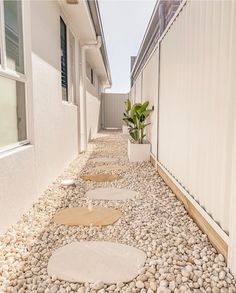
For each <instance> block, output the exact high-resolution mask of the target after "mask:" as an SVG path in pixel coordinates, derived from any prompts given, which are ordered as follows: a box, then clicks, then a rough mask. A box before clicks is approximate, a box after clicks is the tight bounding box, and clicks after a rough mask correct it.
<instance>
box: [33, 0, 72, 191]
mask: <svg viewBox="0 0 236 293" xmlns="http://www.w3.org/2000/svg"><path fill="white" fill-rule="evenodd" d="M31 31H32V33H31V38H32V73H33V81H32V82H33V87H32V90H33V100H34V117H35V119H34V120H35V121H34V143H35V147H36V152H35V163H36V170H37V182H38V192H39V193H41V192H42V191H43V190H44V189H45V188H46V187H47V185H48V184H49V183H50V182H52V180H53V179H55V178H56V176H58V175H59V174H60V172H61V170H63V169H64V168H65V166H66V165H68V163H69V162H70V161H71V160H72V159H73V158H75V157H76V155H77V154H78V137H77V136H78V123H77V106H75V105H73V104H69V103H67V102H63V101H62V95H61V68H60V66H61V65H60V58H61V50H60V7H59V4H58V3H57V2H55V1H47V2H43V1H33V2H31ZM45 43H46V44H47V46H45ZM48 48H50V50H48Z"/></svg>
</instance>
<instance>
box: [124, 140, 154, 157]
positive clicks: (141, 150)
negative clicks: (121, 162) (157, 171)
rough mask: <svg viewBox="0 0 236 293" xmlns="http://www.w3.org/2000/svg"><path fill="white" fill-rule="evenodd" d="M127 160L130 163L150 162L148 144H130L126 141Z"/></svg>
mask: <svg viewBox="0 0 236 293" xmlns="http://www.w3.org/2000/svg"><path fill="white" fill-rule="evenodd" d="M128 158H129V161H130V162H143V161H150V143H149V142H147V141H146V142H145V143H143V144H138V143H132V142H131V141H130V140H129V139H128Z"/></svg>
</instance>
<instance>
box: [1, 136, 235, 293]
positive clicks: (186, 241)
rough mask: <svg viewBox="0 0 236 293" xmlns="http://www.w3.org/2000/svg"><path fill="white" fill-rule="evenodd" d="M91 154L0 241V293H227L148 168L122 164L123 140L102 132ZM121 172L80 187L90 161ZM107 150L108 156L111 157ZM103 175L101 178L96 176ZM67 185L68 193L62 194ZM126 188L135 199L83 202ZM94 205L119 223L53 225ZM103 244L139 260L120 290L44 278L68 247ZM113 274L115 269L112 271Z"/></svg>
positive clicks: (227, 279)
mask: <svg viewBox="0 0 236 293" xmlns="http://www.w3.org/2000/svg"><path fill="white" fill-rule="evenodd" d="M93 144H94V145H95V148H94V150H93V151H92V152H87V153H83V154H81V155H79V157H78V158H77V159H76V160H75V161H73V162H72V163H71V165H70V167H69V168H68V169H67V170H66V171H65V172H64V174H62V176H60V177H59V178H58V180H57V181H56V182H55V183H54V184H52V185H51V186H50V187H49V188H48V190H47V191H46V192H45V193H44V194H43V195H42V196H41V197H40V198H39V199H38V201H37V202H35V203H34V205H33V206H32V208H31V209H30V210H29V211H28V212H27V213H26V214H25V215H24V216H23V217H22V218H21V220H20V221H19V222H18V224H16V225H15V226H14V227H11V228H10V229H9V230H8V231H7V232H6V233H5V234H4V235H2V236H0V292H1V293H2V292H3V293H5V292H8V293H11V292H12V293H57V292H59V293H67V292H78V293H87V292H90V293H95V292H97V293H105V292H124V293H135V292H136V293H161V292H164V293H170V292H174V293H190V292H194V293H201V292H202V293H204V292H207V293H211V292H212V293H232V292H236V290H235V279H234V278H233V276H232V275H231V274H230V271H229V269H228V268H227V266H226V264H225V260H224V257H223V256H222V255H219V254H218V253H217V252H216V250H215V249H214V248H213V246H212V245H211V243H210V242H209V241H208V239H207V236H206V235H205V234H204V233H202V232H201V230H200V229H199V228H198V226H197V225H196V224H195V223H194V222H193V220H192V219H191V218H190V216H189V215H188V214H187V212H186V210H185V209H184V206H183V205H182V203H180V202H179V201H178V200H177V199H176V197H175V196H174V194H173V193H172V192H171V190H170V189H169V188H168V187H167V186H166V184H165V183H164V182H163V180H162V179H161V178H160V177H159V176H158V175H157V173H156V171H155V169H154V168H153V167H152V165H151V164H150V163H148V162H145V163H128V159H127V155H126V149H127V137H125V136H122V135H120V134H119V133H113V134H106V133H103V134H102V136H101V137H98V138H97V139H96V140H94V141H93ZM106 150H109V152H107V154H109V157H111V158H115V159H116V160H117V164H119V165H121V166H123V165H124V164H127V169H125V170H122V169H121V170H118V171H111V173H112V174H118V175H120V176H121V177H122V179H121V180H118V181H113V182H102V183H96V182H88V181H83V180H82V179H80V176H81V175H86V174H90V173H91V172H93V170H94V168H95V167H96V164H97V163H96V162H94V161H93V160H92V159H94V158H100V157H104V156H106V155H105V153H106ZM112 150H113V151H112ZM104 172H105V173H106V172H107V171H104ZM65 178H71V179H73V180H74V181H75V184H76V187H67V188H64V187H62V186H61V184H60V183H61V181H62V180H63V179H65ZM99 187H101V188H105V187H114V188H127V189H131V190H134V191H136V192H138V195H137V196H136V198H135V200H125V201H103V200H91V199H89V198H87V197H85V193H86V192H87V191H88V190H91V189H95V188H99ZM91 204H92V205H93V206H99V207H110V208H115V209H118V210H120V211H121V212H122V215H123V216H122V217H121V219H120V220H119V221H118V222H116V223H115V224H114V225H109V226H104V227H68V226H64V225H57V224H55V223H53V216H54V215H55V213H56V211H58V210H60V209H62V208H66V207H77V206H89V205H91ZM77 240H78V241H98V240H99V241H111V242H118V243H121V244H126V245H130V246H133V247H136V248H138V249H140V250H142V251H144V252H145V253H146V254H147V259H146V262H145V264H144V268H143V269H140V271H139V273H138V275H137V277H136V278H135V279H134V280H132V281H131V282H128V283H123V282H118V283H114V284H111V285H106V284H104V281H103V280H97V281H96V282H95V283H89V282H86V283H76V282H67V281H61V280H58V279H57V277H56V276H53V277H51V276H49V275H48V273H47V265H48V261H49V258H50V256H51V255H52V253H53V252H54V251H55V250H56V249H58V248H60V247H62V246H64V245H67V244H70V243H72V242H75V241H77ZM120 269H121V270H122V269H123V267H121V268H120Z"/></svg>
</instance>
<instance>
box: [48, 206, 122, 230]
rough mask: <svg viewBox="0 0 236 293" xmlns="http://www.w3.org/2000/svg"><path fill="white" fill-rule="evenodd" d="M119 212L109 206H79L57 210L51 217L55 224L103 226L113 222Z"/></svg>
mask: <svg viewBox="0 0 236 293" xmlns="http://www.w3.org/2000/svg"><path fill="white" fill-rule="evenodd" d="M121 215H122V214H121V212H120V211H118V210H116V209H111V208H100V207H79V208H67V209H63V210H60V211H59V212H57V213H56V214H55V216H54V218H53V221H54V222H55V223H56V224H62V225H69V226H79V225H82V226H91V225H93V226H105V225H110V224H113V223H115V222H116V221H117V220H118V219H119V218H120V217H121Z"/></svg>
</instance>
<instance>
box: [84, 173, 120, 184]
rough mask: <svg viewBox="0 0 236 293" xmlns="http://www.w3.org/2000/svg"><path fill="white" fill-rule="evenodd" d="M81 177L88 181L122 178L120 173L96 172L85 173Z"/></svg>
mask: <svg viewBox="0 0 236 293" xmlns="http://www.w3.org/2000/svg"><path fill="white" fill-rule="evenodd" d="M80 178H81V179H83V180H86V181H95V182H107V181H115V180H119V179H121V177H120V176H118V175H113V174H94V175H84V176H80Z"/></svg>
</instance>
